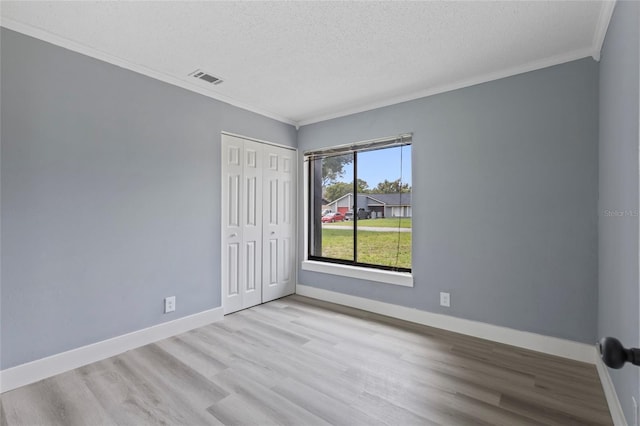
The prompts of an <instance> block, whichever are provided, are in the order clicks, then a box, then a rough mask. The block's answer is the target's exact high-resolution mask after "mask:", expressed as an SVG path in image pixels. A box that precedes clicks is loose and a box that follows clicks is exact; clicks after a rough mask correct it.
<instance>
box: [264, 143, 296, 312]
mask: <svg viewBox="0 0 640 426" xmlns="http://www.w3.org/2000/svg"><path fill="white" fill-rule="evenodd" d="M294 154H295V153H294V152H293V151H291V150H288V149H285V148H279V147H274V146H269V145H267V146H265V170H264V173H263V181H264V189H265V191H264V193H265V194H268V196H269V200H265V201H266V203H267V204H268V205H269V214H268V216H269V217H268V218H267V220H265V223H264V225H263V239H264V241H265V252H266V251H267V246H266V244H267V241H268V250H269V263H268V264H267V265H265V270H264V275H263V276H264V283H265V284H264V286H263V290H262V301H263V302H267V301H269V300H274V299H277V298H280V297H283V296H286V295H288V294H292V293H293V292H294V291H295V281H294V279H293V276H294V273H293V267H294V266H295V265H294V262H293V260H292V257H293V256H295V252H294V251H293V250H292V249H291V242H292V241H293V234H294V232H295V228H294V221H293V208H294V205H295V191H294V190H293V186H294V182H295V181H294V178H295V176H294V172H295V170H294V165H295V162H294Z"/></svg>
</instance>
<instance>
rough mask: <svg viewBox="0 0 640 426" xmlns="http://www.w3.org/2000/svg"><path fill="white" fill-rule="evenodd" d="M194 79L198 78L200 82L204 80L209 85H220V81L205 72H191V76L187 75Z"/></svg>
mask: <svg viewBox="0 0 640 426" xmlns="http://www.w3.org/2000/svg"><path fill="white" fill-rule="evenodd" d="M189 75H191V76H193V77H195V78H199V79H200V80H204V81H206V82H207V83H211V84H220V83H222V79H221V78H218V77H215V76H213V75H211V74H209V73H207V72H204V71H202V70H195V71H194V72H192V73H191V74H189Z"/></svg>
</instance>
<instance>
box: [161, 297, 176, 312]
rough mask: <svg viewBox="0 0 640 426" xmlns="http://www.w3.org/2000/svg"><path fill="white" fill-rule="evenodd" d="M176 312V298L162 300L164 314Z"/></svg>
mask: <svg viewBox="0 0 640 426" xmlns="http://www.w3.org/2000/svg"><path fill="white" fill-rule="evenodd" d="M175 310H176V297H175V296H170V297H165V298H164V313H165V314H168V313H169V312H173V311H175Z"/></svg>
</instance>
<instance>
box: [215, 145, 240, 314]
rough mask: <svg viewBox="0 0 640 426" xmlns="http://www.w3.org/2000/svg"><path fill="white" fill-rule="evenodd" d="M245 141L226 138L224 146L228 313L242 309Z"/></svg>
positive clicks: (224, 263)
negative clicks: (243, 167)
mask: <svg viewBox="0 0 640 426" xmlns="http://www.w3.org/2000/svg"><path fill="white" fill-rule="evenodd" d="M242 147H243V144H242V143H241V141H237V140H233V139H225V138H223V143H222V153H223V155H222V161H223V164H222V169H223V176H222V182H225V183H226V184H223V185H222V197H221V198H222V209H221V212H222V251H221V253H222V256H223V259H221V262H220V264H221V267H222V289H223V291H222V298H223V302H222V305H223V307H224V311H225V313H229V312H234V311H237V310H240V309H242V292H241V290H240V289H241V282H242V275H243V273H242V264H243V262H242V257H243V256H242V254H241V250H240V246H241V244H242V227H241V226H240V225H241V223H240V217H241V216H240V214H241V211H242V205H241V200H242V188H241V184H240V182H241V177H242V163H241V160H240V158H241V155H242Z"/></svg>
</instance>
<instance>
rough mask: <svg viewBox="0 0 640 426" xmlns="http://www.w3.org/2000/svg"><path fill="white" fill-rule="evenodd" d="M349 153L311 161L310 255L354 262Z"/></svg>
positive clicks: (351, 179) (351, 167) (351, 174)
mask: <svg viewBox="0 0 640 426" xmlns="http://www.w3.org/2000/svg"><path fill="white" fill-rule="evenodd" d="M353 158H354V155H353V154H351V153H350V154H344V155H335V156H330V157H326V158H318V159H315V160H312V162H311V168H312V176H311V182H312V188H311V193H312V194H313V196H312V197H313V198H312V209H311V210H312V212H311V216H312V217H311V220H310V222H311V228H312V229H311V230H310V231H311V232H310V235H312V237H311V239H310V240H311V241H310V242H311V246H310V248H309V249H310V251H309V252H310V254H311V255H312V256H319V257H326V258H331V259H338V260H345V261H351V262H353V261H354V256H353V254H354V253H353V251H354V250H353V247H354V245H353V244H354V242H353V220H352V219H353V216H352V214H350V213H351V212H352V211H353V202H354V201H353Z"/></svg>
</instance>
